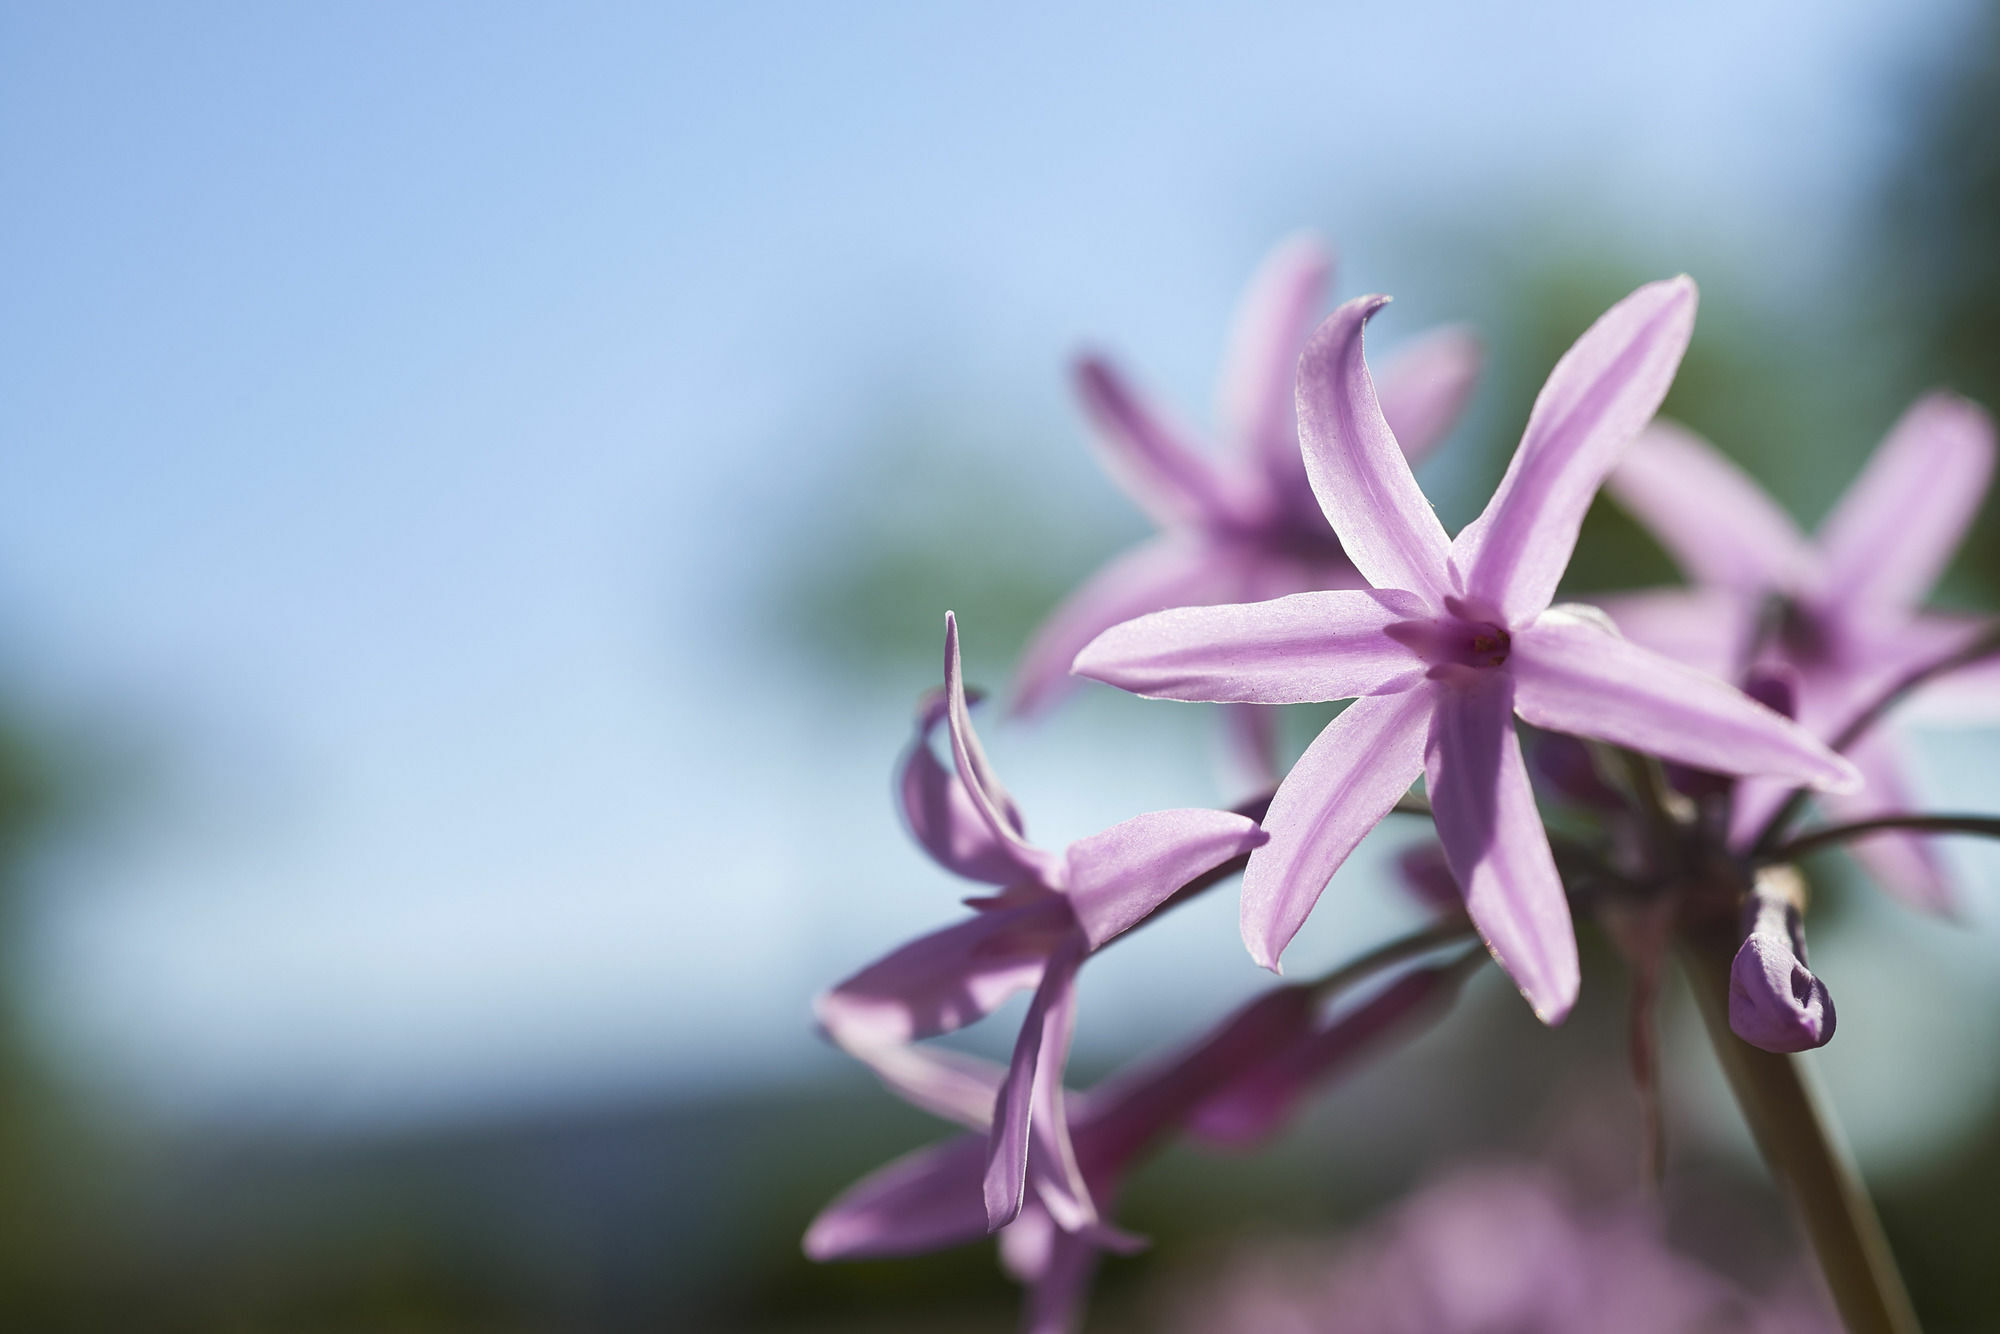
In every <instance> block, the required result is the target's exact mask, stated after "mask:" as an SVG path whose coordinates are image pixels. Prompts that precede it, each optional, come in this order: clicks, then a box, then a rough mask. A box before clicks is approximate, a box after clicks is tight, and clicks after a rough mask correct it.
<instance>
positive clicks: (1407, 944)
mask: <svg viewBox="0 0 2000 1334" xmlns="http://www.w3.org/2000/svg"><path fill="white" fill-rule="evenodd" d="M1471 934H1472V924H1471V923H1470V922H1439V923H1437V924H1436V925H1435V926H1427V927H1425V928H1424V929H1423V930H1421V931H1413V932H1411V933H1410V934H1409V935H1407V936H1398V937H1396V939H1394V940H1391V941H1386V942H1384V943H1383V944H1380V945H1377V946H1376V947H1375V948H1374V949H1372V950H1370V951H1368V953H1366V954H1364V955H1362V956H1361V957H1360V958H1358V959H1355V960H1353V961H1352V962H1349V963H1344V964H1342V965H1341V966H1340V967H1338V968H1336V969H1334V970H1333V971H1332V972H1330V973H1327V974H1325V975H1324V976H1322V977H1320V978H1319V979H1317V980H1316V981H1314V982H1311V983H1309V984H1308V985H1310V986H1311V987H1312V989H1313V990H1314V991H1316V992H1318V993H1319V995H1320V996H1321V997H1326V996H1331V995H1333V994H1334V993H1335V992H1339V991H1344V990H1346V989H1347V988H1348V987H1351V986H1353V985H1354V984H1355V983H1356V982H1359V981H1362V980H1363V979H1364V978H1367V977H1368V976H1369V975H1370V974H1373V973H1379V972H1381V971H1382V970H1383V969H1384V968H1391V967H1394V966H1395V965H1396V964H1399V963H1402V962H1403V961H1405V960H1406V959H1414V958H1416V957H1417V956H1418V955H1421V954H1429V953H1430V952H1431V951H1432V950H1434V949H1439V948H1441V947H1443V946H1445V945H1450V944H1452V943H1454V942H1456V941H1460V940H1463V939H1465V938H1466V937H1467V936H1469V935H1471Z"/></svg>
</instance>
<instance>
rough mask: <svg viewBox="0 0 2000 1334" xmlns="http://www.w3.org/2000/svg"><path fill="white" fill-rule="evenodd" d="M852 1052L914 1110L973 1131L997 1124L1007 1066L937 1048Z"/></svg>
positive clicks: (874, 1048)
mask: <svg viewBox="0 0 2000 1334" xmlns="http://www.w3.org/2000/svg"><path fill="white" fill-rule="evenodd" d="M828 1032H829V1033H831V1032H832V1030H831V1029H829V1030H828ZM846 1050H847V1051H848V1054H849V1055H852V1056H855V1057H857V1058H858V1059H860V1060H861V1061H862V1062H864V1063H865V1064H866V1065H867V1066H868V1068H869V1069H871V1070H873V1071H874V1072H875V1075H876V1077H877V1078H879V1079H880V1080H881V1081H882V1083H883V1084H884V1085H885V1086H886V1087H887V1088H888V1089H889V1091H890V1092H891V1093H894V1094H895V1095H896V1096H897V1097H899V1098H901V1099H902V1100H903V1101H904V1102H907V1103H909V1104H910V1105H911V1106H912V1107H918V1108H921V1109H922V1110H924V1111H926V1112H929V1113H930V1114H931V1115H932V1116H935V1117H938V1118H939V1119H940V1120H944V1121H954V1122H956V1123H957V1124H959V1125H962V1126H964V1127H966V1128H967V1129H969V1130H985V1129H987V1128H988V1127H990V1126H991V1125H992V1124H993V1100H994V1099H995V1098H996V1097H998V1096H999V1093H1000V1086H1001V1085H1002V1084H1003V1083H1005V1082H1006V1079H1007V1068H1006V1067H1005V1066H1003V1065H999V1064H997V1063H995V1062H993V1061H989V1060H986V1059H985V1058H983V1057H979V1056H971V1055H967V1054H966V1053H963V1052H956V1051H952V1050H950V1049H949V1048H946V1047H939V1046H935V1045H932V1046H924V1047H915V1046H904V1045H901V1044H881V1045H875V1046H868V1045H856V1046H853V1047H850V1048H847V1049H846Z"/></svg>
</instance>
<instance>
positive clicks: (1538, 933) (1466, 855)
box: [1424, 672, 1580, 1024]
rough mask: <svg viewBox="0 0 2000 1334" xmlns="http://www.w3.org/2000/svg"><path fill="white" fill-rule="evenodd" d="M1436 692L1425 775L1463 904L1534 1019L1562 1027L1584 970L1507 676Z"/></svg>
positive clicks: (1498, 674) (1493, 676)
mask: <svg viewBox="0 0 2000 1334" xmlns="http://www.w3.org/2000/svg"><path fill="white" fill-rule="evenodd" d="M1482 675H1483V677H1484V679H1482V680H1479V681H1478V682H1476V683H1473V684H1470V685H1466V686H1451V687H1447V688H1443V689H1440V690H1439V691H1438V692H1437V713H1436V716H1435V718H1434V719H1433V720H1432V722H1431V731H1430V739H1429V744H1428V746H1427V748H1426V750H1425V756H1424V772H1425V776H1426V778H1427V780H1428V783H1429V788H1430V797H1431V810H1432V811H1433V812H1434V814H1435V816H1436V820H1437V832H1438V841H1439V842H1441V843H1443V844H1444V852H1445V859H1446V860H1447V861H1449V862H1450V863H1451V870H1452V874H1453V875H1454V876H1455V877H1457V879H1458V883H1459V884H1460V885H1461V886H1463V888H1464V890H1465V910H1466V912H1468V913H1469V914H1471V917H1472V923H1473V925H1474V926H1476V927H1478V928H1479V934H1480V935H1481V936H1482V937H1484V938H1485V940H1486V945H1487V948H1488V949H1490V950H1491V951H1492V952H1493V957H1494V958H1495V959H1496V960H1498V961H1499V964H1500V966H1501V967H1502V968H1504V969H1506V970H1507V974H1508V976H1509V977H1512V978H1513V979H1514V985H1516V986H1517V987H1519V988H1520V989H1521V994H1522V995H1523V996H1525V997H1526V998H1527V1001H1528V1004H1529V1005H1531V1006H1532V1007H1534V1011H1535V1014H1536V1016H1537V1017H1538V1018H1539V1019H1541V1021H1542V1022H1543V1023H1545V1024H1559V1023H1561V1022H1562V1021H1563V1020H1564V1019H1565V1018H1567V1017H1568V1015H1569V1011H1570V1007H1571V1006H1572V1005H1574V1004H1575V1003H1576V993H1577V986H1578V982H1579V979H1580V973H1579V970H1578V966H1577V955H1576V931H1575V928H1574V927H1573V926H1572V925H1571V924H1570V917H1569V900H1568V899H1567V898H1566V897H1565V895H1564V893H1563V884H1562V877H1561V876H1559V875H1558V874H1557V873H1556V863H1555V857H1554V855H1553V854H1551V853H1550V851H1549V838H1548V834H1547V833H1546V832H1545V831H1544V830H1543V828H1542V817H1541V814H1540V812H1538V811H1537V810H1536V809H1535V794H1534V790H1533V789H1532V788H1531V787H1530V786H1529V785H1528V769H1527V765H1526V764H1524V763H1523V762H1522V759H1521V742H1520V739H1519V738H1518V737H1517V736H1515V734H1514V711H1513V699H1512V685H1511V683H1510V682H1509V681H1508V679H1507V676H1506V674H1505V673H1502V672H1487V673H1483V674H1482Z"/></svg>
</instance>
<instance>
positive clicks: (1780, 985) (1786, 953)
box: [1729, 867, 1834, 1052]
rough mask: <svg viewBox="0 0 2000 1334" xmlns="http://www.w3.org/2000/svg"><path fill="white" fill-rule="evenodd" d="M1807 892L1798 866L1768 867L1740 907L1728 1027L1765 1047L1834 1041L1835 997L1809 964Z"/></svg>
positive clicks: (1789, 1048)
mask: <svg viewBox="0 0 2000 1334" xmlns="http://www.w3.org/2000/svg"><path fill="white" fill-rule="evenodd" d="M1804 890H1805V884H1804V881H1803V880H1802V879H1801V878H1800V877H1799V874H1798V872H1797V871H1794V870H1792V869H1791V868H1790V867H1768V868H1766V869H1765V870H1763V871H1760V872H1759V873H1758V875H1757V880H1756V884H1755V886H1754V887H1753V889H1752V891H1751V894H1750V898H1749V899H1748V901H1747V902H1745V903H1744V905H1743V944H1742V947H1741V948H1739V949H1738V950H1737V951H1736V959H1735V961H1734V962H1733V963H1732V964H1730V967H1729V1026H1730V1028H1732V1029H1734V1030H1735V1032H1736V1036H1738V1037H1740V1038H1742V1039H1743V1040H1744V1041H1745V1042H1748V1043H1749V1044H1750V1045H1752V1046H1754V1047H1762V1048H1763V1049H1764V1050H1765V1051H1775V1052H1794V1051H1810V1050H1811V1049H1812V1048H1814V1047H1823V1046H1825V1045H1826V1044H1827V1043H1828V1042H1829V1041H1831V1040H1832V1038H1833V1024H1834V1014H1833V997H1832V996H1831V995H1829V994H1828V993H1827V989H1826V984H1825V983H1823V982H1821V981H1820V980H1819V979H1818V978H1817V977H1814V976H1813V975H1812V972H1811V970H1810V969H1808V968H1807V967H1806V937H1805V927H1804V919H1803V916H1802V914H1801V913H1800V905H1801V903H1802V902H1803V901H1804V897H1805V893H1804Z"/></svg>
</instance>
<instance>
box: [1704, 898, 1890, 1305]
mask: <svg viewBox="0 0 2000 1334" xmlns="http://www.w3.org/2000/svg"><path fill="white" fill-rule="evenodd" d="M1736 947H1737V941H1736V939H1735V937H1734V936H1733V935H1732V934H1731V933H1730V931H1729V929H1728V927H1727V926H1726V925H1722V926H1720V928H1719V929H1716V930H1703V931H1699V932H1690V933H1687V934H1686V935H1684V937H1683V939H1682V950H1681V955H1682V960H1683V963H1684V965H1685V966H1686V968H1687V971H1688V977H1689V981H1690V983H1691V985H1692V986H1693V987H1694V993H1695V999H1696V1001H1697V1002H1698V1003H1699V1005H1700V1008H1701V1017H1702V1021H1703V1024H1704V1026H1705V1027H1706V1028H1707V1030H1708V1037H1709V1041H1710V1043H1711V1044H1712V1045H1713V1046H1714V1047H1715V1054H1716V1057H1717V1059H1718V1060H1720V1061H1721V1063H1722V1070H1723V1073H1724V1074H1725V1075H1726V1076H1727V1077H1728V1079H1729V1088H1730V1091H1731V1092H1732V1093H1734V1094H1735V1095H1736V1103H1737V1105H1738V1106H1739V1107H1740V1108H1742V1110H1743V1119H1744V1120H1745V1121H1747V1122H1748V1123H1749V1125H1750V1133H1751V1135H1752V1136H1754V1137H1755V1139H1756V1141H1757V1148H1758V1150H1759V1151H1760V1152H1761V1153H1762V1154H1763V1157H1764V1161H1765V1162H1766V1163H1767V1164H1769V1166H1770V1168H1771V1174H1772V1176H1774V1177H1775V1178H1776V1179H1777V1181H1778V1185H1779V1188H1780V1189H1781V1190H1783V1191H1784V1193H1785V1194H1786V1196H1787V1197H1788V1198H1789V1199H1790V1200H1791V1202H1792V1204H1793V1206H1794V1207H1795V1208H1796V1209H1797V1210H1798V1213H1799V1217H1800V1219H1801V1220H1802V1221H1803V1222H1804V1224H1805V1229H1806V1236H1807V1239H1808V1240H1809V1241H1810V1242H1811V1243H1812V1248H1813V1252H1814V1254H1816V1255H1817V1256H1818V1257H1819V1263H1820V1269H1821V1272H1822V1273H1824V1274H1825V1276H1826V1283H1827V1287H1828V1289H1829V1290H1830V1291H1831V1292H1832V1294H1833V1301H1834V1306H1835V1307H1836V1308H1837V1309H1838V1310H1839V1312H1840V1318H1841V1322H1842V1323H1843V1324H1844V1325H1846V1327H1847V1329H1848V1334H1917V1331H1918V1325H1917V1315H1916V1311H1915V1309H1914V1308H1913V1307H1912V1306H1911V1305H1910V1296H1909V1293H1908V1291H1907V1290H1906V1289H1905V1288H1904V1286H1903V1277H1902V1274H1901V1273H1899V1272H1898V1271H1897V1268H1896V1260H1895V1257H1894V1255H1892V1254H1891V1252H1890V1250H1889V1242H1888V1238H1887V1237H1885V1236H1884V1235H1883V1232H1882V1222H1881V1219H1880V1218H1879V1217H1877V1215H1876V1213H1875V1205H1874V1202H1873V1201H1872V1200H1870V1199H1869V1197H1868V1192H1867V1189H1866V1188H1865V1187H1864V1186H1863V1185H1862V1183H1861V1177H1860V1174H1859V1173H1858V1172H1857V1171H1856V1170H1855V1166H1854V1162H1853V1159H1852V1157H1851V1156H1850V1154H1849V1152H1848V1149H1847V1145H1846V1142H1845V1141H1844V1140H1843V1139H1842V1138H1841V1135H1840V1132H1839V1129H1838V1127H1837V1126H1836V1125H1835V1124H1834V1121H1833V1117H1832V1114H1831V1112H1830V1111H1829V1110H1828V1109H1827V1107H1826V1105H1825V1101H1824V1099H1822V1098H1821V1096H1820V1093H1819V1089H1818V1086H1817V1083H1816V1081H1815V1080H1814V1078H1813V1075H1812V1070H1811V1068H1810V1067H1809V1066H1808V1065H1807V1064H1806V1062H1805V1061H1804V1059H1802V1058H1801V1057H1800V1056H1796V1055H1791V1056H1785V1055H1779V1054H1777V1053H1775V1052H1768V1051H1760V1050H1759V1049H1758V1048H1756V1047H1753V1046H1751V1045H1750V1044H1749V1043H1747V1042H1745V1041H1744V1040H1743V1039H1742V1038H1739V1037H1737V1036H1736V1034H1735V1033H1734V1032H1732V1031H1731V1030H1730V1027H1729V968H1730V962H1731V959H1732V958H1733V957H1734V955H1735V952H1736Z"/></svg>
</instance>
